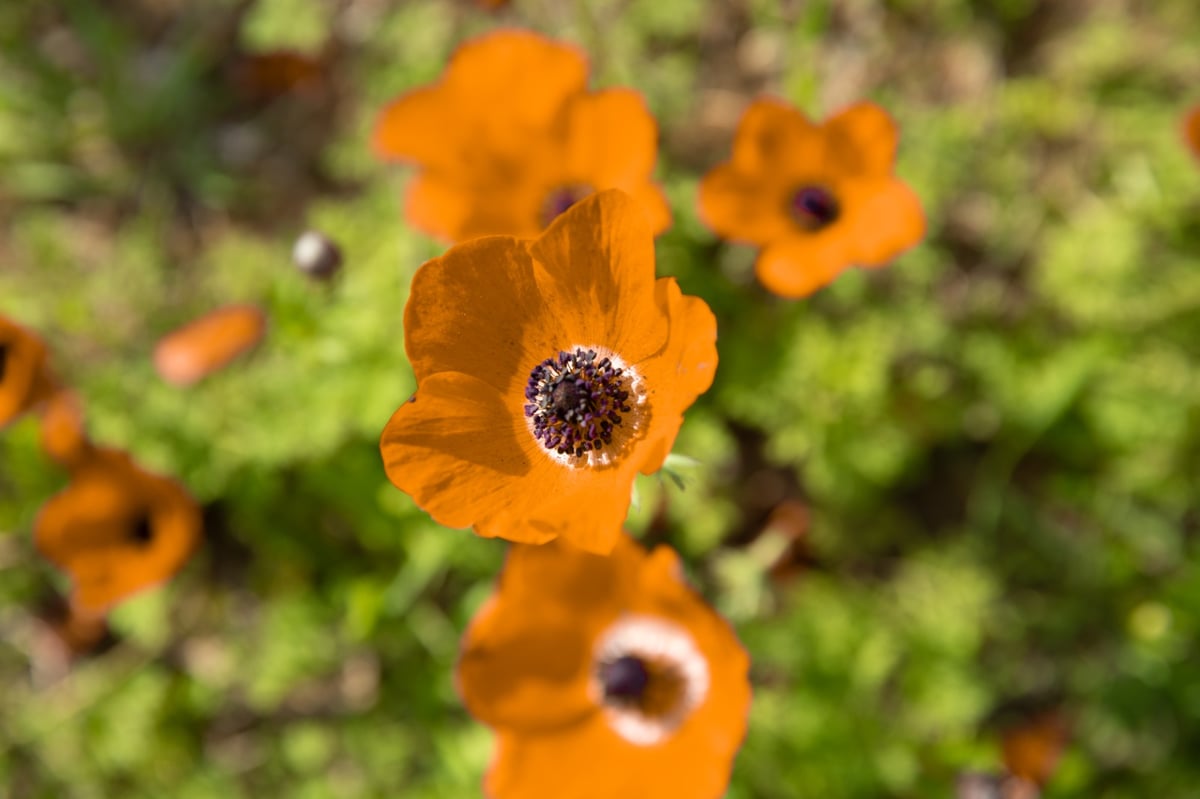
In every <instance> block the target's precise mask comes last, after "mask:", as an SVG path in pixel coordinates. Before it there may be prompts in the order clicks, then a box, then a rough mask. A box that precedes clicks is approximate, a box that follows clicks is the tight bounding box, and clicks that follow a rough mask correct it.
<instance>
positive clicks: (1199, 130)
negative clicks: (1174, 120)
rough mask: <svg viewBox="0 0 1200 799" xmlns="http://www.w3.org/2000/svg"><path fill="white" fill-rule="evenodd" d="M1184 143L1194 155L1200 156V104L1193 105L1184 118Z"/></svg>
mask: <svg viewBox="0 0 1200 799" xmlns="http://www.w3.org/2000/svg"><path fill="white" fill-rule="evenodd" d="M1183 143H1184V144H1186V145H1187V147H1188V149H1189V150H1191V152H1192V155H1194V156H1196V158H1200V105H1197V106H1195V107H1193V108H1192V109H1191V110H1190V111H1188V112H1187V114H1186V115H1184V118H1183Z"/></svg>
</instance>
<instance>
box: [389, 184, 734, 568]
mask: <svg viewBox="0 0 1200 799" xmlns="http://www.w3.org/2000/svg"><path fill="white" fill-rule="evenodd" d="M404 331H405V342H404V343H405V349H406V351H407V353H408V357H409V361H410V362H411V363H412V367H413V371H414V373H415V375H416V379H417V391H416V394H415V395H414V396H413V398H412V399H411V400H410V401H409V402H407V403H405V404H404V405H402V406H400V408H399V409H398V410H397V411H396V413H395V414H394V415H393V416H392V418H391V420H390V421H389V422H388V424H387V426H386V428H385V429H384V431H383V436H382V439H381V442H380V447H381V451H382V455H383V462H384V466H385V468H386V470H387V474H388V477H389V478H390V479H391V481H392V482H393V483H394V484H395V485H396V486H397V487H398V488H400V489H401V490H402V491H404V492H406V493H408V494H409V495H411V496H412V497H413V498H414V499H415V500H416V502H417V504H419V505H420V506H421V507H422V508H424V509H425V511H426V512H428V513H429V514H430V515H431V516H433V518H434V519H435V520H437V521H438V522H439V523H441V524H443V525H446V526H447V527H473V528H474V529H475V532H476V533H478V534H479V535H482V536H487V537H500V538H506V539H508V540H510V541H521V542H526V543H542V542H545V541H549V540H551V539H553V538H557V537H559V536H561V537H564V538H566V539H567V540H568V541H570V542H571V543H572V544H574V545H576V546H579V547H583V548H584V549H588V550H591V551H594V552H601V553H603V552H607V551H609V550H610V549H611V548H612V546H613V544H614V542H615V541H616V539H617V536H618V535H619V531H620V527H621V524H622V523H623V521H624V519H625V514H626V512H627V511H628V508H629V501H630V491H631V488H632V485H633V480H634V477H635V476H636V475H637V473H638V472H642V473H645V474H649V473H651V472H654V471H656V470H657V469H658V468H659V467H661V466H662V463H663V461H664V460H665V459H666V457H667V454H668V453H669V452H670V450H671V447H672V446H673V444H674V441H675V436H676V435H677V433H678V432H679V427H680V425H681V424H682V422H683V412H684V410H685V409H686V408H688V407H689V406H690V405H691V404H692V403H693V402H694V401H695V399H696V397H698V396H699V395H700V394H702V393H704V392H705V391H706V390H707V389H708V387H709V386H710V385H711V384H712V379H713V374H714V372H715V370H716V366H717V350H716V335H717V333H716V319H715V318H714V317H713V315H712V312H711V311H710V310H709V309H708V306H707V305H705V303H704V302H703V301H702V300H700V299H698V298H696V297H686V296H684V295H683V294H682V293H681V292H680V290H679V287H678V285H676V283H675V280H674V279H673V278H663V279H660V280H657V281H656V280H655V278H654V240H653V237H652V235H651V233H650V229H649V228H648V227H647V224H646V217H645V214H644V213H643V211H642V209H641V208H639V207H637V206H636V204H635V203H634V201H633V200H631V199H630V198H629V197H628V196H626V195H625V194H623V193H621V192H619V191H606V192H601V193H600V194H597V195H593V196H592V197H589V198H587V199H586V200H584V201H582V202H580V203H579V204H577V205H575V206H574V207H572V208H571V209H569V210H568V211H567V212H566V213H564V214H563V215H562V216H560V217H559V218H558V219H557V220H555V222H554V223H553V224H552V225H551V226H550V228H549V229H548V230H547V231H546V232H545V233H544V234H543V235H542V236H541V237H540V238H538V239H536V240H533V241H522V240H519V239H515V238H510V237H507V236H496V237H488V238H484V239H479V240H476V241H472V242H468V243H466V244H460V245H458V246H455V247H452V248H450V250H448V251H447V252H446V254H445V255H443V256H441V257H440V258H435V259H433V260H432V261H429V262H428V263H426V264H424V265H423V266H422V267H421V268H420V269H419V270H418V271H417V273H416V275H415V276H414V278H413V283H412V291H411V294H410V295H409V299H408V305H407V306H406V308H405V311H404Z"/></svg>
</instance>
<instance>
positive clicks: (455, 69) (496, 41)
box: [443, 30, 588, 143]
mask: <svg viewBox="0 0 1200 799" xmlns="http://www.w3.org/2000/svg"><path fill="white" fill-rule="evenodd" d="M587 71H588V65H587V57H586V56H585V55H584V53H583V51H582V50H580V49H579V48H577V47H575V46H574V45H570V44H566V43H564V42H556V41H554V40H552V39H548V38H546V37H544V36H541V35H539V34H537V33H534V32H532V31H522V30H501V31H495V32H493V33H489V34H486V35H484V36H480V37H478V38H475V39H472V40H471V41H469V42H467V43H465V44H463V45H462V46H461V47H459V48H458V50H457V51H456V52H455V54H454V56H453V57H452V58H451V59H450V64H449V65H448V66H447V67H446V73H445V76H444V78H443V80H444V82H445V85H446V87H447V89H449V90H451V91H452V92H453V93H454V94H455V95H456V99H457V100H458V101H460V102H473V103H474V105H473V106H467V108H470V109H471V112H472V113H473V114H474V115H476V116H479V117H480V118H483V119H485V120H489V118H490V121H492V122H493V123H494V124H495V125H496V128H497V129H499V128H500V127H501V126H503V128H504V129H506V130H509V131H511V132H510V133H509V137H511V138H512V140H513V142H514V143H521V142H522V137H523V136H524V135H525V133H527V132H528V131H529V130H545V129H546V128H548V127H549V126H550V125H551V124H552V123H553V122H554V121H555V120H556V119H557V117H558V115H559V114H560V113H561V111H562V108H563V106H564V104H565V103H566V102H567V100H568V98H570V97H571V96H572V95H575V94H578V93H579V92H582V91H584V90H585V89H586V88H587ZM496 115H499V116H496ZM513 123H515V124H513ZM526 143H527V142H526Z"/></svg>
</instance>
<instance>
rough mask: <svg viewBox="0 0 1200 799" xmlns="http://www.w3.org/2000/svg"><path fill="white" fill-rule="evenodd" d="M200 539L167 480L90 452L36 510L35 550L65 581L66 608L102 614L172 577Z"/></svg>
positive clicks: (123, 458)
mask: <svg viewBox="0 0 1200 799" xmlns="http://www.w3.org/2000/svg"><path fill="white" fill-rule="evenodd" d="M200 535H201V517H200V509H199V507H198V506H197V505H196V503H195V501H194V500H193V499H192V498H191V496H189V494H188V493H187V491H186V490H184V488H183V487H182V486H180V485H179V484H178V483H177V482H175V481H174V480H171V479H169V478H166V477H161V476H159V475H155V474H151V473H150V472H147V471H145V470H143V469H142V468H140V467H139V466H138V465H137V464H135V463H134V462H133V461H132V460H131V459H130V457H129V456H128V455H127V454H125V453H124V452H120V451H117V450H112V449H96V450H94V451H93V452H92V453H91V455H90V456H89V457H88V458H86V459H85V460H84V461H83V462H82V463H80V464H79V465H78V466H77V467H76V468H75V469H73V471H72V477H71V482H70V483H69V484H68V485H67V487H66V488H65V489H63V490H62V491H61V492H59V493H58V494H55V495H54V496H53V497H51V498H50V499H49V500H47V502H46V504H45V505H43V506H42V509H41V511H40V513H39V514H38V517H37V521H36V522H35V524H34V539H35V542H36V544H37V547H38V550H39V551H40V552H41V553H42V554H43V555H44V556H45V557H46V558H47V559H48V560H49V561H50V562H51V563H53V564H54V565H55V566H57V567H58V568H60V569H62V570H63V571H64V572H66V573H67V574H68V575H70V577H71V580H72V583H73V585H74V591H73V594H72V597H71V602H72V607H73V608H74V609H75V610H76V611H78V612H81V613H93V614H102V613H106V612H108V610H109V609H111V608H112V607H113V606H115V605H117V604H119V603H120V602H122V601H123V600H125V599H126V598H128V597H129V596H131V595H133V594H135V593H137V592H139V591H142V590H143V589H146V588H150V587H152V586H155V585H158V584H159V583H162V582H164V581H166V580H168V579H169V578H170V577H171V576H173V575H174V574H175V573H176V572H177V571H179V569H180V568H182V567H183V565H184V564H185V563H186V562H187V560H188V558H190V557H191V555H192V552H193V551H194V550H195V548H196V545H197V543H198V542H199V540H200Z"/></svg>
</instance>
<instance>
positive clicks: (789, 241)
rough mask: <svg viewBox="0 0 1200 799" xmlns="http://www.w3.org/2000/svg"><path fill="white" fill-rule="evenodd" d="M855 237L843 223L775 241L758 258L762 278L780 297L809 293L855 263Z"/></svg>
mask: <svg viewBox="0 0 1200 799" xmlns="http://www.w3.org/2000/svg"><path fill="white" fill-rule="evenodd" d="M850 247H851V241H850V239H849V238H848V237H847V236H846V235H845V230H844V229H843V228H842V226H841V225H836V224H835V225H834V226H832V227H830V228H827V229H826V230H823V231H821V232H820V233H815V234H797V235H794V236H789V237H787V238H785V239H782V240H780V241H779V242H777V243H775V244H771V245H769V246H768V247H766V248H765V249H763V251H762V252H761V253H760V254H759V256H758V261H756V262H755V264H754V268H755V272H756V273H757V274H758V279H759V280H760V281H762V284H763V285H764V286H766V288H767V290H768V291H771V292H772V293H774V294H778V295H779V296H780V297H786V298H788V299H797V298H800V297H807V296H808V295H809V294H812V293H813V292H814V291H816V290H817V289H819V288H821V287H822V286H825V285H827V284H828V283H830V282H831V281H832V280H833V279H834V278H835V277H837V276H838V274H839V273H840V272H841V271H842V270H843V269H845V268H846V267H848V266H850V265H851V262H850V259H851V256H852V252H851V250H850Z"/></svg>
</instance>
